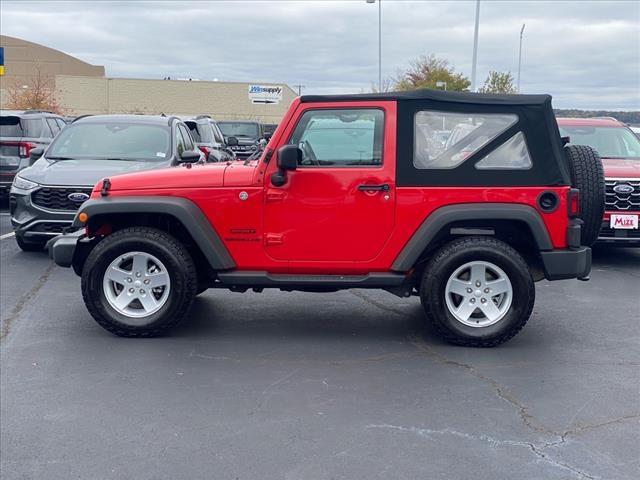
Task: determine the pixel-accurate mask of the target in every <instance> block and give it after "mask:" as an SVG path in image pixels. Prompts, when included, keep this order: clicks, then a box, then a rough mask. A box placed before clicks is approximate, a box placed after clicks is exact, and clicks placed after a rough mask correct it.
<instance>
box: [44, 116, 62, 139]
mask: <svg viewBox="0 0 640 480" xmlns="http://www.w3.org/2000/svg"><path fill="white" fill-rule="evenodd" d="M46 120H47V124H48V125H49V128H50V129H51V133H52V134H53V136H54V137H55V136H56V135H57V134H58V132H59V131H60V126H59V125H58V122H56V119H55V118H47V119H46Z"/></svg>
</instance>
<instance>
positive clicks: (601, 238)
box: [598, 210, 640, 247]
mask: <svg viewBox="0 0 640 480" xmlns="http://www.w3.org/2000/svg"><path fill="white" fill-rule="evenodd" d="M612 214H614V215H616V214H618V215H619V214H622V215H638V217H640V212H637V211H628V210H612V211H606V212H604V219H603V221H602V228H601V230H600V234H599V235H598V243H600V244H607V245H618V246H625V245H626V246H635V247H637V246H640V228H634V229H617V228H611V224H610V220H611V215H612Z"/></svg>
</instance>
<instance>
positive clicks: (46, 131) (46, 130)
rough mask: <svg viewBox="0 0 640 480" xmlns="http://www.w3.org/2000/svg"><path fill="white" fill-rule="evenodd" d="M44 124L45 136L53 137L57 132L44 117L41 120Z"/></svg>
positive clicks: (43, 133)
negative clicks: (53, 130) (54, 131)
mask: <svg viewBox="0 0 640 480" xmlns="http://www.w3.org/2000/svg"><path fill="white" fill-rule="evenodd" d="M39 123H41V124H42V136H43V137H44V138H53V137H54V136H55V134H54V133H53V132H52V131H51V127H50V126H49V124H48V123H47V119H45V118H43V119H42V120H40V121H39Z"/></svg>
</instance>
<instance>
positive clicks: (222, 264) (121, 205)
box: [72, 196, 236, 270]
mask: <svg viewBox="0 0 640 480" xmlns="http://www.w3.org/2000/svg"><path fill="white" fill-rule="evenodd" d="M81 213H86V214H87V217H88V219H89V221H91V219H92V218H94V217H96V216H98V215H112V216H113V215H118V214H131V213H146V214H154V213H156V214H164V215H169V216H172V217H174V218H175V219H176V220H178V221H179V222H180V223H181V224H182V225H183V226H184V228H185V229H186V230H187V231H188V232H189V234H190V235H191V237H192V238H193V240H194V241H195V243H196V244H197V245H198V247H199V248H200V250H201V251H202V254H203V255H204V257H205V258H206V259H207V261H208V262H209V265H211V268H213V269H214V270H229V269H231V268H234V267H235V266H236V264H235V262H234V261H233V259H232V258H231V255H230V254H229V252H228V250H227V248H226V247H225V245H224V243H222V240H220V237H219V236H218V233H217V232H216V231H215V229H214V228H213V226H212V225H211V223H210V222H209V220H208V219H207V217H206V216H205V215H204V213H203V212H202V210H201V209H200V208H199V207H198V206H197V205H196V204H195V203H193V202H192V201H191V200H188V199H186V198H182V197H169V196H139V197H138V196H122V197H101V198H95V199H90V200H87V201H86V202H84V203H83V204H82V206H81V207H80V209H79V210H78V213H77V214H76V217H75V219H74V220H73V225H72V228H83V227H84V225H85V223H83V222H81V221H80V220H79V218H78V216H79V215H80V214H81Z"/></svg>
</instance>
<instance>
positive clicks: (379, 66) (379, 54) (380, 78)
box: [367, 0, 382, 92]
mask: <svg viewBox="0 0 640 480" xmlns="http://www.w3.org/2000/svg"><path fill="white" fill-rule="evenodd" d="M367 3H376V0H367ZM378 92H382V0H378Z"/></svg>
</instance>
